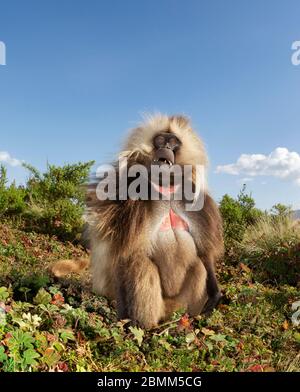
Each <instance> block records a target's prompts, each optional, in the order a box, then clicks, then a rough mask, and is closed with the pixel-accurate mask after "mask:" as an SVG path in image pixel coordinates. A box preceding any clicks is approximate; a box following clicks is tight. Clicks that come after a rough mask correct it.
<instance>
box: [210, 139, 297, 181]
mask: <svg viewBox="0 0 300 392" xmlns="http://www.w3.org/2000/svg"><path fill="white" fill-rule="evenodd" d="M216 173H227V174H231V175H236V176H237V175H243V176H249V177H256V176H272V177H277V178H280V179H284V180H288V181H293V182H294V183H296V184H297V185H299V186H300V155H299V154H298V153H297V152H291V151H289V150H288V149H287V148H285V147H278V148H276V149H275V150H274V151H272V152H271V154H269V155H263V154H242V155H241V156H240V157H239V158H238V160H237V161H236V163H230V164H228V165H219V166H217V169H216Z"/></svg>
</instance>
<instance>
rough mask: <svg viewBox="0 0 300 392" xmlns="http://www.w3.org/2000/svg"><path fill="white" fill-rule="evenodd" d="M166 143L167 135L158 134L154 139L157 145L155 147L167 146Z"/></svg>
mask: <svg viewBox="0 0 300 392" xmlns="http://www.w3.org/2000/svg"><path fill="white" fill-rule="evenodd" d="M165 144H166V139H165V137H164V136H162V135H158V136H156V138H155V139H154V145H155V147H158V148H162V147H164V146H165Z"/></svg>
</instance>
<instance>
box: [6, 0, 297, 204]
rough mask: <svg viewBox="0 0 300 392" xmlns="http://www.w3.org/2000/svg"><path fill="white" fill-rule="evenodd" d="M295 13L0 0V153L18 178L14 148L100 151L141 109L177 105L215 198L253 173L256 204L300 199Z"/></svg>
mask: <svg viewBox="0 0 300 392" xmlns="http://www.w3.org/2000/svg"><path fill="white" fill-rule="evenodd" d="M299 15H300V2H299V1H298V0H289V1H272V0H264V1H258V0H255V1H254V0H253V1H251V2H250V1H239V0H227V1H222V0H219V1H216V0H214V1H201V0H196V1H191V0H189V1H177V0H159V1H158V0H154V1H151V2H150V1H137V0H128V1H121V0H112V1H108V0H106V1H104V0H98V1H96V0H95V1H93V0H89V1H82V0H77V1H69V0H68V1H67V0H62V1H56V0H52V1H43V2H41V1H30V0H27V1H26V2H20V1H16V0H9V1H6V0H4V1H1V4H0V41H3V42H4V43H5V45H6V50H7V54H6V61H7V64H6V65H5V66H0V136H1V138H0V160H1V159H2V162H5V164H6V165H7V167H8V170H9V175H10V178H16V179H17V181H23V180H24V179H26V173H25V172H24V170H23V169H22V168H21V167H20V166H12V165H11V164H12V163H13V164H14V163H16V161H11V160H10V159H9V157H8V154H9V155H10V156H11V157H13V158H15V159H17V160H24V161H26V162H29V163H31V164H33V165H35V166H36V167H38V168H40V169H44V168H45V165H46V162H47V160H48V161H49V162H51V163H55V164H63V163H66V162H77V161H86V160H90V159H95V160H96V161H97V162H99V163H103V162H106V161H110V160H111V159H112V157H113V156H114V154H115V153H116V152H117V150H118V148H119V146H120V141H121V140H122V136H123V135H124V134H125V133H126V131H127V130H128V129H129V128H131V127H133V126H134V125H135V124H136V123H137V122H138V121H139V120H140V113H141V112H145V111H150V112H152V111H154V110H156V111H161V112H164V113H165V112H166V113H182V112H183V113H185V114H187V115H189V116H190V117H191V118H192V120H193V123H194V125H195V127H196V129H197V130H198V132H199V134H200V135H201V136H202V137H203V139H204V141H205V144H206V146H207V149H208V153H209V157H210V171H209V183H210V188H211V191H212V193H213V195H214V196H215V197H216V198H217V199H220V197H221V196H222V195H223V194H224V193H229V194H231V195H236V194H237V193H238V191H239V189H240V188H241V184H242V183H243V182H244V181H246V182H247V185H248V189H249V190H251V191H252V193H253V196H254V197H255V199H256V200H257V204H258V206H259V207H261V208H270V207H271V206H272V205H273V204H275V203H277V202H282V203H287V204H292V205H293V206H294V207H299V208H300V156H299V154H300V139H299V128H300V123H299V112H300V111H299V105H300V66H294V65H292V62H291V56H292V50H291V46H292V43H293V42H294V41H299V40H300V23H299ZM278 148H280V149H278ZM276 149H277V150H276ZM1 152H2V155H1ZM242 154H248V155H249V156H245V157H244V158H242V159H240V161H239V162H238V163H237V160H238V159H239V158H240V156H241V155H242ZM253 154H260V155H258V156H257V155H254V156H253ZM270 154H271V155H270ZM1 157H2V158H1ZM228 165H231V166H228Z"/></svg>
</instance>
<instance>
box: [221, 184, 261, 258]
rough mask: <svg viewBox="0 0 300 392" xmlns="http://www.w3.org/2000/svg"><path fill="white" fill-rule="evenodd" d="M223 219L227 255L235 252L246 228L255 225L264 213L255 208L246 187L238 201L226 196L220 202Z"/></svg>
mask: <svg viewBox="0 0 300 392" xmlns="http://www.w3.org/2000/svg"><path fill="white" fill-rule="evenodd" d="M220 212H221V214H222V218H223V227H224V241H225V249H226V253H227V254H231V253H232V252H234V249H235V247H236V245H237V243H239V242H241V241H242V239H243V236H244V233H245V230H246V228H247V227H248V226H249V225H252V224H254V223H255V222H256V221H257V220H258V218H259V217H261V216H262V215H263V214H264V213H263V212H262V211H260V210H259V209H257V208H256V207H255V201H254V199H253V197H252V196H251V194H250V195H249V194H247V193H246V187H245V186H244V187H243V189H242V190H241V191H240V193H239V194H238V196H237V198H236V199H233V198H232V197H231V196H229V195H227V194H226V195H224V196H223V198H222V200H221V202H220Z"/></svg>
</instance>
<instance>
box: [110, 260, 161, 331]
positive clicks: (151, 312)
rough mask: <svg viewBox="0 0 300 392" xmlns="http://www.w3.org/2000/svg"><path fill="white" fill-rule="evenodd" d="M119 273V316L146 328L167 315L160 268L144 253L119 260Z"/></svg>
mask: <svg viewBox="0 0 300 392" xmlns="http://www.w3.org/2000/svg"><path fill="white" fill-rule="evenodd" d="M118 269H119V271H118V273H117V274H116V292H117V309H118V316H119V317H120V318H121V319H122V318H130V319H131V320H132V322H133V323H136V324H138V325H140V326H143V327H145V328H151V327H154V326H155V325H157V324H158V323H159V321H160V320H161V318H163V316H164V312H165V306H164V302H163V299H162V290H161V283H160V277H159V273H158V269H157V267H156V266H155V264H154V263H153V262H152V261H151V260H150V259H149V258H148V257H147V256H145V255H141V254H136V255H134V256H131V257H130V258H129V259H126V260H124V259H123V260H120V262H119V266H118Z"/></svg>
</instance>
